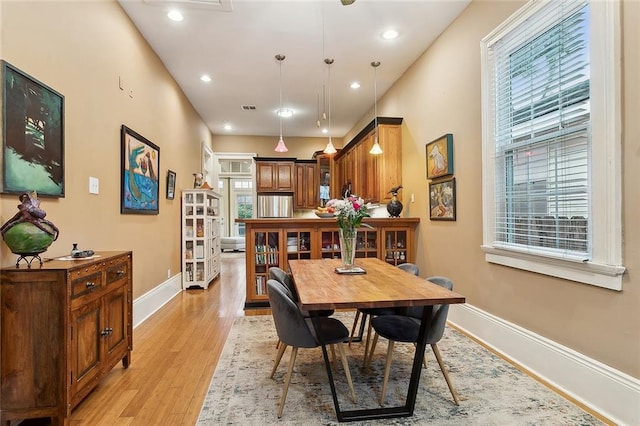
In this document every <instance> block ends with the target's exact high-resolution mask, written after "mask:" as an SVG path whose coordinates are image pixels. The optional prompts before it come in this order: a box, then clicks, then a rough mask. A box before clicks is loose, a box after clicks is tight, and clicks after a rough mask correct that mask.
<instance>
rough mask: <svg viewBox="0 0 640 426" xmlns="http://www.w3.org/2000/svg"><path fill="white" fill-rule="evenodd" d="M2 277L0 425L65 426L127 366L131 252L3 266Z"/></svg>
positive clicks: (128, 359) (130, 341)
mask: <svg viewBox="0 0 640 426" xmlns="http://www.w3.org/2000/svg"><path fill="white" fill-rule="evenodd" d="M1 278H2V283H1V285H0V291H1V294H0V296H1V300H2V303H1V308H0V338H1V343H2V347H1V357H2V358H1V363H0V364H1V368H0V374H1V380H2V383H1V397H2V398H1V399H0V413H1V416H0V417H1V420H2V421H3V422H9V421H11V420H17V419H28V418H39V417H51V418H52V423H54V424H56V423H57V424H64V425H66V424H68V417H69V415H70V413H71V410H72V409H73V408H74V407H75V406H76V405H78V404H79V403H80V401H82V399H83V398H85V397H86V396H87V394H88V393H89V392H90V391H91V390H92V389H93V388H95V387H96V385H97V384H98V382H99V381H100V379H102V378H103V377H104V376H105V375H106V374H107V373H108V372H109V371H110V370H111V368H113V367H114V366H115V365H116V364H117V363H118V362H120V361H122V365H123V367H124V368H127V367H128V366H129V364H130V363H131V349H132V319H133V318H132V294H131V287H132V285H131V283H132V253H131V252H97V253H96V254H95V256H94V257H93V258H92V259H75V260H52V261H49V262H45V263H44V264H43V265H42V266H40V267H32V268H4V269H2V271H1Z"/></svg>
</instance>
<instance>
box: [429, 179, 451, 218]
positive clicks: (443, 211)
mask: <svg viewBox="0 0 640 426" xmlns="http://www.w3.org/2000/svg"><path fill="white" fill-rule="evenodd" d="M429 219H431V220H456V178H454V177H451V178H448V179H444V180H440V181H438V182H430V183H429Z"/></svg>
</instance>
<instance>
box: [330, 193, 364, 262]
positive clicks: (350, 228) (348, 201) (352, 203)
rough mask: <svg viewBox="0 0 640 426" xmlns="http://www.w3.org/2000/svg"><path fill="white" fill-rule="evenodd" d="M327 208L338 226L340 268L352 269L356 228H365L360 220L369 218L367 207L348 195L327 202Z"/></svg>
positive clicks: (362, 202) (356, 197) (353, 196)
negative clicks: (333, 214)
mask: <svg viewBox="0 0 640 426" xmlns="http://www.w3.org/2000/svg"><path fill="white" fill-rule="evenodd" d="M327 207H328V208H330V209H332V210H333V211H334V212H335V216H336V220H337V222H338V226H339V227H340V256H341V258H342V267H343V268H344V269H352V268H353V266H354V260H355V255H356V240H357V236H358V228H359V227H360V226H366V227H368V228H371V226H369V225H367V224H362V219H364V218H365V217H369V213H368V206H367V205H365V203H364V200H363V199H362V198H359V197H358V196H356V195H349V196H346V197H345V198H343V199H332V200H329V201H328V202H327Z"/></svg>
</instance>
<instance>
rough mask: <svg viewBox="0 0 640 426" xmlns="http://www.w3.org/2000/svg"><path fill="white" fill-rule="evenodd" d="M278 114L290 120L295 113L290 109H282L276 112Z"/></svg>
mask: <svg viewBox="0 0 640 426" xmlns="http://www.w3.org/2000/svg"><path fill="white" fill-rule="evenodd" d="M276 114H278V116H280V117H282V118H289V117H291V116H292V115H293V111H292V110H290V109H289V108H282V109H278V110H277V111H276Z"/></svg>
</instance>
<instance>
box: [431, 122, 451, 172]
mask: <svg viewBox="0 0 640 426" xmlns="http://www.w3.org/2000/svg"><path fill="white" fill-rule="evenodd" d="M452 174H453V135H452V134H451V133H447V134H446V135H443V136H441V137H439V138H438V139H436V140H434V141H432V142H429V143H428V144H427V179H435V178H439V177H442V176H448V175H452Z"/></svg>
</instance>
